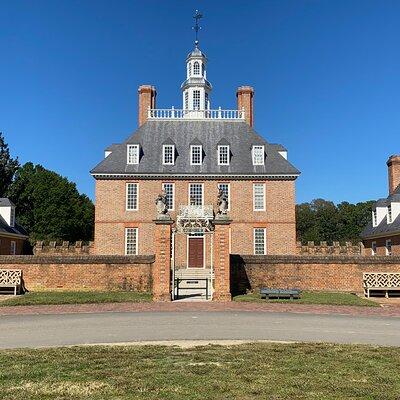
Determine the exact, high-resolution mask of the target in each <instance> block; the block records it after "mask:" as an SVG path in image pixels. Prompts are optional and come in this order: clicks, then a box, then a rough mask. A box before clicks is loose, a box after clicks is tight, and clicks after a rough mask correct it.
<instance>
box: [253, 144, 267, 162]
mask: <svg viewBox="0 0 400 400" xmlns="http://www.w3.org/2000/svg"><path fill="white" fill-rule="evenodd" d="M256 149H257V150H261V153H262V161H261V162H260V161H259V160H258V158H256ZM251 156H252V159H253V165H264V159H265V148H264V146H263V145H254V146H253V148H252V149H251ZM257 157H258V155H257Z"/></svg>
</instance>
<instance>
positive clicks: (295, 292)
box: [260, 288, 301, 300]
mask: <svg viewBox="0 0 400 400" xmlns="http://www.w3.org/2000/svg"><path fill="white" fill-rule="evenodd" d="M260 294H261V298H262V299H267V300H268V299H271V298H276V299H292V300H293V299H299V298H300V295H301V290H300V289H270V288H262V289H260Z"/></svg>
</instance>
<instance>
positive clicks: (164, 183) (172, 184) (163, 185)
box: [162, 182, 175, 211]
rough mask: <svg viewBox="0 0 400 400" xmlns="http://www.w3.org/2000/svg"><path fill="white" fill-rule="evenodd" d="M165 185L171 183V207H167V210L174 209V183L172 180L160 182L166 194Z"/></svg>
mask: <svg viewBox="0 0 400 400" xmlns="http://www.w3.org/2000/svg"><path fill="white" fill-rule="evenodd" d="M165 185H171V186H172V201H171V203H172V208H168V211H174V210H175V183H173V182H163V184H162V189H163V190H164V191H165V194H167V191H166V190H165Z"/></svg>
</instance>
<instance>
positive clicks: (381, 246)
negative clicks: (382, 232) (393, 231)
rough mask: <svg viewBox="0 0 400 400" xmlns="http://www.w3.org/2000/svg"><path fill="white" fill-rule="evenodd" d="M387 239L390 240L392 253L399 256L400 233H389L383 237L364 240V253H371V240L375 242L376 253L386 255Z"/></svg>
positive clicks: (368, 254)
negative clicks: (391, 234)
mask: <svg viewBox="0 0 400 400" xmlns="http://www.w3.org/2000/svg"><path fill="white" fill-rule="evenodd" d="M388 239H390V240H391V241H392V255H394V256H400V235H393V236H390V235H389V234H388V236H386V237H384V238H377V239H366V240H364V246H365V255H367V256H370V255H372V242H376V255H378V256H384V255H386V240H388Z"/></svg>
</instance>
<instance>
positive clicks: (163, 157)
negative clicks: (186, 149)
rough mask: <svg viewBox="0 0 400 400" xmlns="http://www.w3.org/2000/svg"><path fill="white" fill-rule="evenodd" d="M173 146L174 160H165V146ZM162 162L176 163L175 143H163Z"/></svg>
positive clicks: (164, 163) (165, 163)
mask: <svg viewBox="0 0 400 400" xmlns="http://www.w3.org/2000/svg"><path fill="white" fill-rule="evenodd" d="M166 147H172V162H170V163H169V162H168V163H167V162H165V148H166ZM162 163H163V165H174V164H175V145H174V144H163V151H162Z"/></svg>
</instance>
